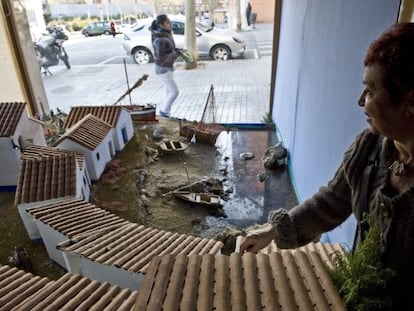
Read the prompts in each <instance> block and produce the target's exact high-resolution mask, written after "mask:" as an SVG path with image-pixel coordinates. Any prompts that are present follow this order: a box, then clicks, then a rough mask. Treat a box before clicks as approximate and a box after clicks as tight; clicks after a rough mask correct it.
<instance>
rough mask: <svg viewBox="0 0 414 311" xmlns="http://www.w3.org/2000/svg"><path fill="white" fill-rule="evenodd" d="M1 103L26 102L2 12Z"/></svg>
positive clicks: (0, 35)
mask: <svg viewBox="0 0 414 311" xmlns="http://www.w3.org/2000/svg"><path fill="white" fill-rule="evenodd" d="M0 15H1V16H0V17H1V19H0V51H1V53H0V72H2V73H5V72H7V74H1V75H0V102H16V101H17V102H24V101H25V98H24V95H23V90H22V87H21V85H20V80H19V75H18V73H17V69H16V65H15V62H14V59H13V52H12V50H11V47H10V44H9V42H8V40H7V35H6V28H5V24H4V22H5V19H4V16H3V11H2V10H0Z"/></svg>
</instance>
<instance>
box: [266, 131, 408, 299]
mask: <svg viewBox="0 0 414 311" xmlns="http://www.w3.org/2000/svg"><path fill="white" fill-rule="evenodd" d="M377 141H378V136H377V135H374V134H372V133H371V132H370V131H369V130H365V131H363V132H362V133H361V134H359V135H358V136H357V137H356V139H355V140H354V142H353V143H352V144H351V146H350V147H349V149H348V150H347V151H346V152H345V155H344V158H343V161H342V163H341V165H340V167H339V168H338V170H337V172H336V174H335V176H334V177H333V179H332V180H331V181H330V182H329V183H328V185H327V186H324V187H321V188H320V189H319V191H318V192H317V193H316V194H315V195H313V196H312V197H311V198H310V199H308V200H306V201H305V202H304V203H303V204H300V205H298V206H296V207H295V208H293V209H292V210H291V211H289V212H287V211H286V210H283V209H278V210H275V211H273V212H271V213H270V214H269V217H268V222H269V223H271V224H273V225H275V227H276V229H277V236H276V237H275V242H276V244H277V246H278V247H280V248H295V247H298V246H302V245H304V244H307V243H309V242H311V241H314V240H315V239H317V238H318V237H319V235H320V234H321V233H324V232H327V231H329V230H332V229H334V228H335V227H336V226H338V225H339V224H341V223H342V222H343V221H345V219H346V218H347V217H348V216H349V215H350V214H351V213H354V215H355V217H356V219H357V220H358V222H359V221H360V220H361V216H362V211H361V210H360V207H359V205H358V201H359V199H360V197H361V190H360V182H361V176H362V172H363V171H364V169H365V167H366V165H367V162H368V157H369V155H370V153H371V151H372V149H373V148H375V146H376V144H377ZM396 152H397V151H396V149H395V146H394V143H393V141H392V140H391V139H387V138H384V139H383V141H382V146H381V147H380V154H379V159H378V161H379V163H378V167H377V169H376V172H375V175H374V177H373V182H372V187H371V189H372V191H371V194H370V196H369V213H370V214H371V215H373V216H374V219H375V221H376V222H377V223H378V225H379V228H380V245H379V247H380V252H381V255H382V261H383V262H384V264H385V265H386V266H388V267H391V268H393V269H394V270H396V272H397V274H396V280H398V281H396V282H397V284H398V285H397V287H398V288H399V289H396V291H400V292H399V293H398V294H399V295H403V297H402V298H401V297H399V298H398V299H402V300H400V301H405V302H406V303H412V302H413V301H414V297H413V296H414V295H413V294H412V293H410V292H408V288H413V286H412V285H413V284H414V187H411V188H410V189H409V190H407V191H405V192H403V193H401V194H399V193H397V192H396V191H395V190H392V187H391V186H390V184H389V179H390V170H389V169H388V168H389V166H390V165H391V164H392V162H393V161H394V157H395V154H396ZM410 285H411V286H410ZM407 286H409V287H408V288H407ZM404 287H405V288H404ZM407 299H408V300H409V301H408V300H407ZM411 305H414V303H413V304H411Z"/></svg>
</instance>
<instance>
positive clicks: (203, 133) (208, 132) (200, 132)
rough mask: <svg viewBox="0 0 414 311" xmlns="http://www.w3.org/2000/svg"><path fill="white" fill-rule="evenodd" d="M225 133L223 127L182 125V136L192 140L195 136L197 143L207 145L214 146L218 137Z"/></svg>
mask: <svg viewBox="0 0 414 311" xmlns="http://www.w3.org/2000/svg"><path fill="white" fill-rule="evenodd" d="M222 131H223V127H222V126H220V125H216V124H215V125H214V126H203V127H201V126H200V125H197V124H181V125H180V136H182V137H186V138H187V139H188V140H191V138H192V137H193V135H194V136H195V138H196V141H197V142H202V143H206V144H209V145H212V146H214V145H215V143H216V139H217V137H218V136H219V135H220V133H221V132H222Z"/></svg>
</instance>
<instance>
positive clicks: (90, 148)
mask: <svg viewBox="0 0 414 311" xmlns="http://www.w3.org/2000/svg"><path fill="white" fill-rule="evenodd" d="M54 146H55V147H59V148H62V149H65V150H72V151H76V152H79V153H82V154H83V155H84V156H85V162H86V167H87V168H88V171H89V176H90V177H91V179H92V180H98V179H99V178H100V177H101V175H102V173H103V172H104V170H105V166H106V164H107V163H108V162H110V161H111V159H112V157H113V156H114V155H115V149H114V142H113V136H112V127H111V126H110V125H109V124H108V123H106V122H105V121H103V120H102V119H100V118H98V117H95V116H94V115H92V114H88V115H86V116H85V117H83V118H82V119H81V120H79V121H78V122H77V123H76V124H75V125H74V126H72V127H71V128H70V129H68V130H67V131H66V133H65V134H64V135H63V136H61V137H60V138H59V139H58V140H57V141H55V143H54Z"/></svg>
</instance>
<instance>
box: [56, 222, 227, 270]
mask: <svg viewBox="0 0 414 311" xmlns="http://www.w3.org/2000/svg"><path fill="white" fill-rule="evenodd" d="M222 246H223V243H222V242H218V241H216V240H212V239H205V238H200V237H194V236H191V235H186V234H179V233H172V232H167V231H164V230H157V229H152V228H148V227H144V226H141V225H138V224H135V223H130V224H128V225H124V226H122V227H120V228H117V229H115V230H107V232H106V233H104V232H100V233H99V234H95V235H91V236H88V237H75V239H72V240H69V241H67V242H63V243H61V244H60V245H58V249H60V250H63V251H66V252H71V253H75V254H78V255H80V256H83V257H86V258H88V259H89V260H91V261H95V262H97V263H101V264H105V265H109V266H116V267H118V268H122V269H124V270H128V271H132V272H135V273H136V272H141V273H145V272H146V271H147V268H148V265H149V262H150V260H151V258H152V257H154V256H162V255H165V254H173V255H178V254H185V255H191V254H200V255H202V254H217V253H218V252H219V251H220V249H221V248H222Z"/></svg>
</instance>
